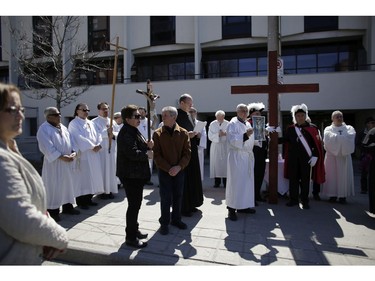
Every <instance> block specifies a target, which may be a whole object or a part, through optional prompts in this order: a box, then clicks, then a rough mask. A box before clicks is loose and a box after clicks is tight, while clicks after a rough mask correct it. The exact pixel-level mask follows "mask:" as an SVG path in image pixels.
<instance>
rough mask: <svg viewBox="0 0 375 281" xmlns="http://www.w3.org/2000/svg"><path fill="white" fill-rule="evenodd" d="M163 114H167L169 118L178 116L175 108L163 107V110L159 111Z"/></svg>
mask: <svg viewBox="0 0 375 281" xmlns="http://www.w3.org/2000/svg"><path fill="white" fill-rule="evenodd" d="M164 112H169V115H170V116H171V117H177V115H178V113H177V108H175V107H174V106H166V107H163V109H162V110H161V113H164Z"/></svg>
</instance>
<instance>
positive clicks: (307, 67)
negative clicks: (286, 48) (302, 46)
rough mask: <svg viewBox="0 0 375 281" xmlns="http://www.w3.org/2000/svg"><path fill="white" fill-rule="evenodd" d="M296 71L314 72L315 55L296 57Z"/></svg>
mask: <svg viewBox="0 0 375 281" xmlns="http://www.w3.org/2000/svg"><path fill="white" fill-rule="evenodd" d="M297 71H298V73H313V72H316V55H315V54H312V55H299V56H298V57H297Z"/></svg>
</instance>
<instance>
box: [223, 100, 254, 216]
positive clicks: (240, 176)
mask: <svg viewBox="0 0 375 281" xmlns="http://www.w3.org/2000/svg"><path fill="white" fill-rule="evenodd" d="M236 111H237V116H236V117H233V118H232V120H231V121H230V122H229V124H228V127H227V140H228V163H227V165H228V173H227V174H228V181H227V187H226V190H225V200H226V204H227V209H228V218H229V219H230V220H233V221H235V220H237V214H236V211H238V212H244V213H251V214H252V213H255V209H254V208H253V207H254V206H255V200H254V154H253V146H254V135H253V128H252V127H251V125H250V123H249V122H248V121H246V119H247V116H248V114H249V110H248V108H247V106H246V105H245V104H239V105H238V106H237V109H236Z"/></svg>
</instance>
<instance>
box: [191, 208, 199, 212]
mask: <svg viewBox="0 0 375 281" xmlns="http://www.w3.org/2000/svg"><path fill="white" fill-rule="evenodd" d="M198 211H199V209H198V208H193V209H191V212H192V213H196V212H198Z"/></svg>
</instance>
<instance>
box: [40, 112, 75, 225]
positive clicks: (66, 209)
mask: <svg viewBox="0 0 375 281" xmlns="http://www.w3.org/2000/svg"><path fill="white" fill-rule="evenodd" d="M44 116H45V119H46V121H45V122H43V124H42V125H40V127H39V129H38V132H37V134H36V138H37V140H38V146H39V150H40V151H41V152H42V153H43V155H44V159H43V168H42V179H43V183H44V186H45V188H46V195H47V209H48V212H49V213H50V215H51V217H52V218H53V219H54V220H55V221H60V215H59V213H60V207H61V206H62V212H63V213H66V214H71V215H78V214H79V213H80V212H79V211H78V210H75V209H74V208H73V204H75V196H76V193H75V190H74V187H75V181H74V177H73V173H74V172H73V167H74V164H75V162H74V160H75V157H76V152H75V148H74V145H73V142H72V140H71V137H70V134H69V131H68V128H67V127H65V126H64V125H63V124H61V113H60V112H59V110H58V109H57V108H56V107H47V108H46V109H45V110H44Z"/></svg>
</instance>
